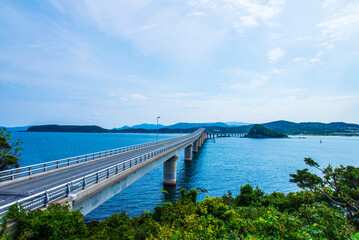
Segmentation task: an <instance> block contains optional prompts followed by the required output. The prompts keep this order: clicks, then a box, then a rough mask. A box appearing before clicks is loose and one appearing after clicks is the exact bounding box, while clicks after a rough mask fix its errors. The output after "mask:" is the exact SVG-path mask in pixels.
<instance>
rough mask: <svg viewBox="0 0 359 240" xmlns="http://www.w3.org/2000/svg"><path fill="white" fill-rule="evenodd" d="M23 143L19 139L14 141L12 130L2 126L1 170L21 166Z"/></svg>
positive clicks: (0, 138) (0, 143)
mask: <svg viewBox="0 0 359 240" xmlns="http://www.w3.org/2000/svg"><path fill="white" fill-rule="evenodd" d="M21 143H22V142H20V141H19V140H17V141H13V142H12V141H11V137H10V132H9V131H7V130H6V128H0V171H3V170H7V169H11V168H16V167H19V163H18V161H19V159H20V155H21V150H22V148H21V147H20V144H21Z"/></svg>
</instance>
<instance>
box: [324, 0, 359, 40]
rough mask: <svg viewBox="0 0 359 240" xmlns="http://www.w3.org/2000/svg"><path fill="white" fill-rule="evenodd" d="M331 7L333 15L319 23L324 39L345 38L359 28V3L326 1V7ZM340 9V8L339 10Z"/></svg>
mask: <svg viewBox="0 0 359 240" xmlns="http://www.w3.org/2000/svg"><path fill="white" fill-rule="evenodd" d="M331 4H336V5H335V6H336V7H335V8H331V12H332V14H331V16H330V17H329V19H327V20H326V21H324V22H321V23H319V24H317V28H319V29H320V30H321V33H322V36H323V38H324V39H328V40H330V41H337V40H343V39H346V38H348V37H350V36H351V35H352V34H353V33H354V32H358V30H359V3H358V2H352V3H349V4H346V5H344V4H339V5H338V3H337V2H335V1H326V3H325V5H324V6H325V8H328V7H329V6H330V5H331ZM338 9H339V10H338Z"/></svg>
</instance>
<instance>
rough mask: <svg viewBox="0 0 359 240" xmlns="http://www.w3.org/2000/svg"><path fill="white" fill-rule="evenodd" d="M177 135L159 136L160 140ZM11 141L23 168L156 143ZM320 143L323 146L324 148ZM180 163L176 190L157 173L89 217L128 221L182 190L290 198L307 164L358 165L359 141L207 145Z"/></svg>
mask: <svg viewBox="0 0 359 240" xmlns="http://www.w3.org/2000/svg"><path fill="white" fill-rule="evenodd" d="M178 136H180V135H179V134H160V135H159V139H160V140H161V139H166V138H172V137H178ZM12 138H13V139H20V140H21V141H23V144H22V147H23V148H24V149H23V154H22V157H21V160H20V165H21V166H26V165H31V164H35V163H41V162H46V161H51V160H56V159H61V158H65V157H71V156H76V155H81V154H85V153H91V152H97V151H102V150H108V149H113V148H118V147H122V146H129V145H134V144H138V143H144V142H151V141H155V140H156V135H155V134H114V133H31V132H13V133H12ZM321 140H322V143H321V142H320V141H321ZM183 155H184V154H183V153H181V154H180V158H179V159H178V161H177V186H176V187H171V188H167V187H166V188H164V187H163V185H162V178H163V169H162V167H161V166H160V167H158V168H156V169H154V170H153V171H151V172H150V173H148V174H147V175H145V176H144V177H142V178H141V179H139V180H138V181H137V182H135V183H134V184H132V185H131V186H129V187H128V188H126V189H125V190H124V191H122V192H120V193H119V194H118V195H116V196H115V197H113V198H112V199H110V200H108V201H107V202H105V203H104V204H103V205H101V206H100V207H98V208H97V209H95V210H94V211H92V212H91V213H89V214H88V215H86V216H85V219H86V220H101V219H104V218H105V217H107V216H110V215H112V214H114V213H118V212H121V211H123V210H125V211H127V213H128V214H129V215H130V216H138V215H141V214H142V212H143V211H145V210H150V211H152V210H153V209H154V207H155V206H157V205H160V204H161V203H162V202H163V201H173V200H174V199H176V198H178V197H179V190H180V189H181V188H186V189H192V188H197V187H198V188H204V189H206V190H207V191H208V192H207V193H202V194H200V195H199V199H204V198H205V197H206V195H207V194H208V195H209V196H210V197H214V196H222V195H223V194H225V193H227V192H228V191H231V192H232V193H233V194H238V192H239V189H240V186H241V185H244V184H246V183H250V184H252V185H254V186H258V187H259V188H260V189H261V190H263V191H265V192H267V193H270V192H273V191H280V192H286V193H288V192H291V191H297V190H299V189H298V187H297V186H296V185H295V184H293V183H290V182H289V178H290V177H289V174H290V173H295V172H296V170H297V169H302V168H305V167H306V165H305V164H304V162H303V160H304V158H305V157H311V158H313V159H314V160H315V161H317V162H318V163H319V164H320V165H321V166H323V167H324V166H326V165H328V164H331V165H333V166H339V165H340V164H342V165H354V166H358V165H359V137H296V136H292V137H290V138H289V139H246V138H232V137H231V138H217V139H216V140H215V142H214V141H213V140H212V139H208V140H207V141H206V142H205V144H204V145H203V146H202V148H200V149H199V152H198V153H197V154H195V155H194V158H193V161H192V162H189V163H188V162H184V156H183ZM163 189H165V190H167V191H168V192H169V194H165V193H163V192H161V190H163Z"/></svg>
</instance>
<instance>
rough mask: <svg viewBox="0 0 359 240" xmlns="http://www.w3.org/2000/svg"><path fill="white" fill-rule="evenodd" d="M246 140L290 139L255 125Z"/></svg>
mask: <svg viewBox="0 0 359 240" xmlns="http://www.w3.org/2000/svg"><path fill="white" fill-rule="evenodd" d="M244 137H245V138H288V136H287V135H284V134H281V133H277V132H274V131H271V130H269V129H267V128H265V127H264V126H263V125H260V124H256V125H254V126H253V127H252V128H251V130H250V131H249V133H248V134H247V135H245V136H244Z"/></svg>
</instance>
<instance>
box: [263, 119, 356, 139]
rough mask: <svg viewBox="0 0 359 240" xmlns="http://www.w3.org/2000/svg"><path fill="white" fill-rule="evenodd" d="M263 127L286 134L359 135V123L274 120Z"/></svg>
mask: <svg viewBox="0 0 359 240" xmlns="http://www.w3.org/2000/svg"><path fill="white" fill-rule="evenodd" d="M263 126H264V127H266V128H268V129H270V130H272V131H276V132H279V133H282V134H286V135H359V125H358V124H352V123H344V122H333V123H320V122H301V123H294V122H288V121H283V120H281V121H275V122H270V123H265V124H263Z"/></svg>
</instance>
